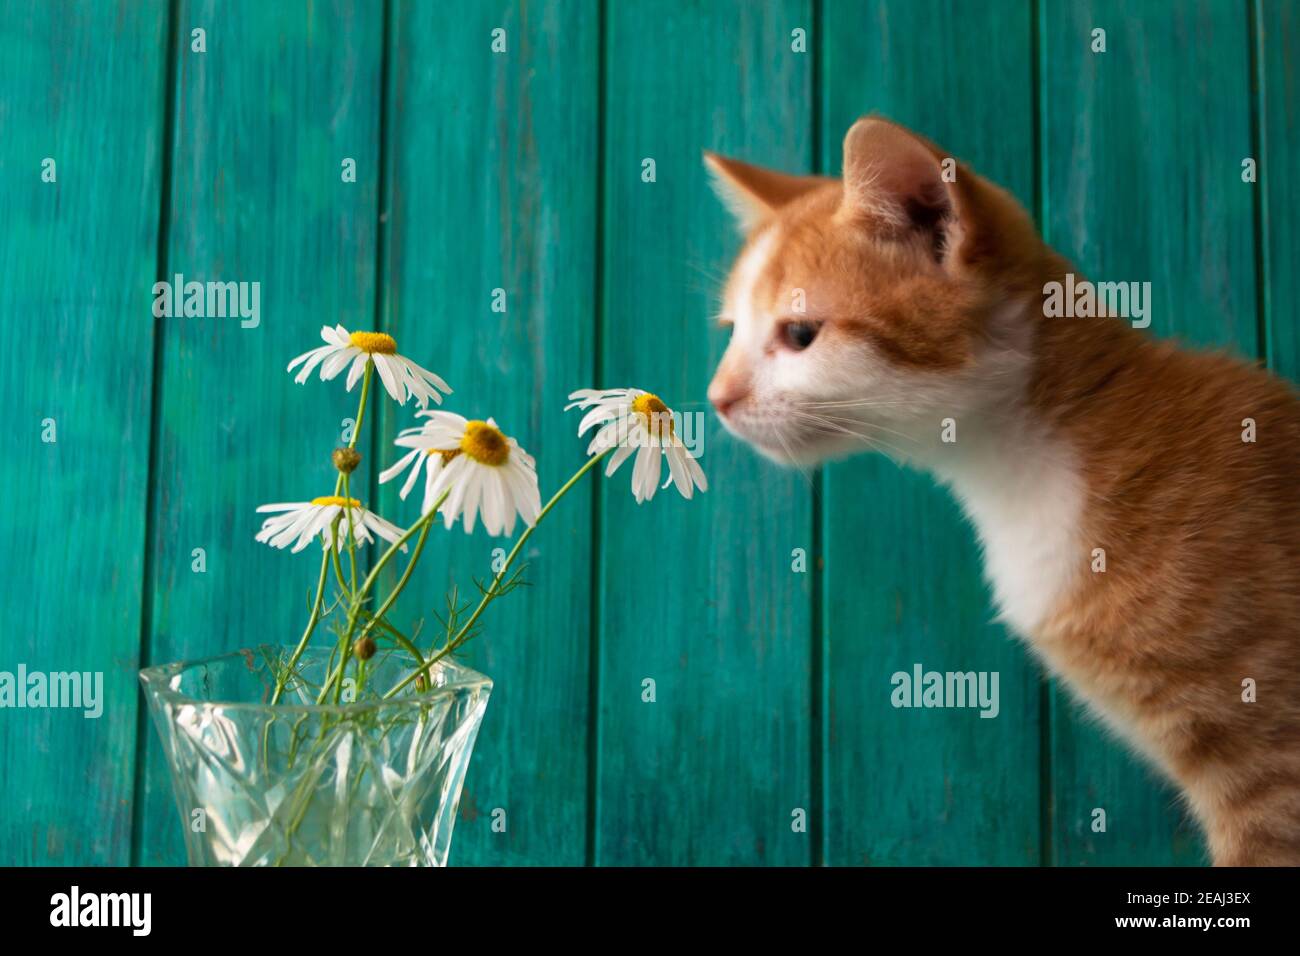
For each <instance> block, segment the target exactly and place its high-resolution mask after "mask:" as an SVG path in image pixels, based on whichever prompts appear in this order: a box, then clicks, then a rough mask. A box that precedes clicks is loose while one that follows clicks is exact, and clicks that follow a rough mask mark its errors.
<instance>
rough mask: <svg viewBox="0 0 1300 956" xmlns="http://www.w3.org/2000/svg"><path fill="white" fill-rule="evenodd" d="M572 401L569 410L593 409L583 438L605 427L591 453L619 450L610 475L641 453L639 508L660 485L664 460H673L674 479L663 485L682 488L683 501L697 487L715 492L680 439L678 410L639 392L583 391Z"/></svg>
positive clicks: (635, 472)
mask: <svg viewBox="0 0 1300 956" xmlns="http://www.w3.org/2000/svg"><path fill="white" fill-rule="evenodd" d="M569 398H571V399H573V401H571V402H570V403H569V404H568V405H566V406H564V408H565V411H568V410H569V409H570V408H583V409H588V408H589V409H591V410H590V411H589V412H587V414H586V415H584V416H583V417H582V421H581V422H580V423H579V425H578V434H579V435H582V434H584V433H585V432H586V431H587V430H588V429H590V428H593V427H594V426H596V425H600V428H599V429H598V430H597V432H596V435H595V437H593V438H592V440H591V444H590V445H588V446H587V454H588V455H594V454H597V453H598V452H604V451H608V450H609V449H610V448H615V447H617V451H615V452H614V453H613V454H612V455H610V457H609V464H608V465H606V466H605V474H606V476H609V475H612V474H614V472H616V471H617V470H618V469H619V466H621V465H622V464H623V462H625V461H627V459H628V458H629V457H631V455H632V452H634V451H635V452H636V453H637V455H636V462H635V463H634V464H633V466H632V494H633V496H634V497H635V498H636V502H637V504H641V502H643V501H649V500H650V499H651V498H653V497H654V496H655V491H656V490H658V488H659V487H660V485H659V475H660V460H661V458H667V459H668V477H667V478H666V479H665V480H664V483H663V485H662V487H664V488H667V487H668V485H669V484H674V485H676V486H677V490H678V491H679V492H681V495H682V497H683V498H690V497H691V496H692V495H693V494H694V493H695V489H696V488H699V489H700V491H708V490H709V482H708V479H706V478H705V477H704V471H703V470H702V469H701V468H700V464H699V462H697V461H696V460H695V458H694V457H692V455H691V454H690V452H688V451H687V450H686V446H685V445H683V444H682V440H681V439H680V438H679V437H678V436H677V429H676V425H675V423H674V418H673V411H672V409H670V408H669V407H668V406H667V405H665V404H664V403H663V402H662V401H661V400H660V398H659V396H658V395H653V394H651V393H650V392H645V391H642V390H641V389H639V388H608V389H596V388H582V389H579V390H578V391H576V392H574V393H573V394H572V395H570V396H569Z"/></svg>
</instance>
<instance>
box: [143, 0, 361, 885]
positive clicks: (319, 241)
mask: <svg viewBox="0 0 1300 956" xmlns="http://www.w3.org/2000/svg"><path fill="white" fill-rule="evenodd" d="M195 28H203V29H205V30H206V31H207V50H208V52H207V53H195V52H193V51H192V50H191V31H192V30H193V29H195ZM382 32H383V16H382V6H381V4H379V3H376V2H369V0H330V2H324V3H321V2H318V3H314V4H309V5H300V4H278V3H277V4H268V3H262V2H259V0H236V2H231V0H223V2H220V3H218V2H215V0H212V2H197V0H196V2H185V3H182V4H181V5H180V8H179V10H178V15H177V36H176V37H175V38H174V42H177V43H178V44H179V47H178V52H177V68H176V82H177V84H178V86H177V91H176V96H175V135H174V140H175V141H174V143H173V146H172V194H171V218H170V222H169V235H170V241H169V246H168V249H167V256H166V265H167V274H168V275H174V274H175V273H181V274H183V275H184V276H185V277H186V281H189V280H191V279H194V280H199V281H207V280H214V281H218V280H219V281H245V282H259V283H260V284H261V285H260V289H261V317H260V324H259V325H258V326H257V327H255V328H244V327H242V325H241V322H240V321H239V320H238V319H232V318H172V319H162V320H159V321H160V326H161V329H162V337H163V349H162V359H161V361H162V365H161V375H162V381H161V387H160V410H159V417H158V448H157V453H156V454H157V458H156V475H155V484H154V489H153V490H154V500H153V508H154V514H155V519H154V539H153V541H152V542H151V547H152V548H153V554H154V563H153V568H154V580H153V581H152V582H151V585H152V593H153V624H154V627H153V633H152V634H151V635H149V638H150V642H149V646H148V648H147V651H146V653H147V657H148V659H149V660H150V661H152V662H164V661H173V660H184V659H188V658H193V657H199V656H205V655H209V654H217V653H222V652H224V651H228V650H232V649H234V648H238V647H245V646H248V645H250V644H254V643H258V642H260V641H265V640H270V641H272V642H279V643H285V644H292V643H293V642H294V641H296V639H297V635H298V634H300V633H301V629H302V625H303V623H304V622H305V620H306V616H307V607H308V605H309V602H310V595H309V593H308V592H309V591H311V590H312V589H313V588H314V585H315V575H316V570H317V567H318V564H317V561H316V559H314V558H313V557H312V556H311V554H310V553H309V552H303V553H301V554H297V555H291V554H289V553H288V552H287V551H276V550H272V549H271V548H268V547H267V546H266V545H264V544H258V543H256V542H255V541H254V540H253V535H254V534H255V533H256V531H257V529H258V527H259V526H260V524H261V519H262V517H263V516H260V515H258V514H257V513H256V508H257V506H258V505H259V504H266V503H269V502H278V501H306V500H310V499H311V498H313V497H316V496H318V495H323V494H330V493H331V492H332V491H333V487H334V475H335V472H334V469H333V466H332V465H331V463H330V451H331V449H333V448H334V447H335V446H337V445H338V444H340V443H341V434H342V431H343V428H344V419H347V418H350V417H351V416H352V415H353V414H354V413H355V410H356V404H357V394H358V393H357V392H356V391H354V392H353V393H352V394H350V395H349V394H347V393H346V392H345V391H344V387H343V379H342V378H339V379H336V380H334V381H332V382H321V381H320V380H319V378H318V377H313V378H312V379H311V380H309V381H308V382H307V383H305V384H303V385H296V384H294V382H293V378H292V376H291V375H290V374H289V373H287V372H286V371H285V366H286V365H287V364H288V363H289V360H290V359H292V358H293V357H294V356H296V355H298V354H300V353H302V352H305V351H307V350H308V349H310V348H313V347H315V346H316V345H319V344H321V343H320V328H321V326H322V325H324V324H329V325H334V324H335V323H340V324H342V325H344V326H345V327H347V328H349V329H356V328H362V329H367V328H371V327H372V326H373V323H374V302H375V289H374V276H375V258H376V239H375V234H376V223H377V218H378V183H379V159H378V153H379V106H380V82H381V64H382V56H381V51H382ZM349 157H350V158H353V159H355V160H356V164H357V180H356V182H354V183H348V182H344V181H343V178H342V162H343V160H344V159H345V158H349ZM366 468H367V466H366V465H363V466H362V469H363V471H364V469H366ZM363 471H359V472H358V475H361V474H363ZM361 497H362V498H363V500H364V498H365V496H364V494H362V495H361ZM195 548H203V549H204V550H205V552H206V562H207V570H206V572H204V573H195V571H193V570H192V568H193V561H194V558H193V549H195ZM145 730H146V732H147V734H148V740H147V744H146V747H145V748H144V753H145V754H146V759H147V764H146V767H147V772H146V774H145V777H144V783H145V787H144V792H143V794H142V799H144V800H145V801H146V802H145V805H144V813H143V814H142V821H143V824H144V826H143V829H142V831H141V832H140V833H138V834H137V836H136V839H137V841H138V842H139V852H138V857H139V861H140V862H141V863H145V864H156V863H167V864H176V863H181V862H183V861H184V855H183V851H182V848H181V831H180V828H179V824H178V816H177V811H176V809H175V807H174V804H173V800H172V796H171V789H170V785H169V783H168V775H167V768H166V761H165V758H164V756H163V753H162V748H161V746H160V745H159V743H158V740H157V735H156V733H155V731H154V729H153V728H152V727H147V728H145Z"/></svg>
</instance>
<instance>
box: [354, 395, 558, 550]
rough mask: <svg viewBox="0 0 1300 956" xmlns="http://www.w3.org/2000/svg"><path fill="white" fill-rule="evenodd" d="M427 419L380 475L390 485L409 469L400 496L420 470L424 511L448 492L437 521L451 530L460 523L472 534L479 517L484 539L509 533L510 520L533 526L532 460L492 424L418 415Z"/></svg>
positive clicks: (402, 439) (401, 440)
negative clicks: (484, 534) (394, 461)
mask: <svg viewBox="0 0 1300 956" xmlns="http://www.w3.org/2000/svg"><path fill="white" fill-rule="evenodd" d="M419 414H420V415H423V416H425V417H427V418H428V419H429V421H427V422H425V423H424V424H423V425H422V426H420V427H418V428H408V429H406V430H404V431H403V432H402V433H401V434H400V435H399V436H398V437H397V439H396V441H395V444H397V445H398V446H399V447H402V448H409V449H411V451H409V452H407V453H406V454H405V455H403V456H402V457H401V458H400V459H399V460H398V461H397V463H396V464H395V465H393V466H392V467H391V468H386V469H385V470H384V471H383V472H381V473H380V475H379V480H380V482H381V483H382V482H386V481H390V480H392V479H393V478H395V477H397V475H399V474H400V473H401V472H402V471H403V470H405V469H406V468H410V469H411V472H410V474H409V475H407V476H406V482H405V484H403V485H402V490H401V492H400V495H401V497H402V499H403V500H405V498H406V496H407V495H408V494H410V491H411V489H412V488H414V487H415V483H416V481H418V480H419V477H420V470H421V469H423V470H424V504H423V505H422V507H421V513H422V514H427V513H428V512H429V510H430V509H431V508H432V507H433V506H434V505H435V504H436V503H437V501H438V499H439V498H441V497H442V494H443V492H445V491H448V490H450V494H448V495H447V500H446V501H445V502H443V505H442V519H443V522H444V523H445V524H446V526H447V527H448V528H450V527H451V526H452V525H453V524H454V523H455V521H456V519H457V518H461V517H463V518H464V519H465V521H464V526H465V531H466V532H471V531H473V530H474V522H475V520H476V519H477V517H478V516H479V515H480V514H481V515H482V517H483V527H484V528H486V529H487V532H488V534H492V535H499V534H502V533H505V534H507V535H511V534H514V530H515V516H516V515H518V516H519V517H520V518H523V519H524V522H525V523H527V524H530V525H531V524H534V523H536V521H537V515H538V513H539V512H540V511H541V510H542V499H541V493H540V492H539V491H538V489H537V466H536V464H535V463H534V462H533V457H532V455H530V454H528V452H526V451H524V450H523V449H522V448H520V447H519V443H518V442H517V441H515V440H514V439H513V438H510V437H509V436H507V435H505V434H503V433H502V432H501V429H499V428H498V427H497V423H496V422H495V421H493V420H492V419H490V418H489V419H488V420H487V421H485V422H483V421H469V420H467V419H465V418H462V417H461V416H460V415H456V414H454V413H452V412H436V411H426V412H420V413H419Z"/></svg>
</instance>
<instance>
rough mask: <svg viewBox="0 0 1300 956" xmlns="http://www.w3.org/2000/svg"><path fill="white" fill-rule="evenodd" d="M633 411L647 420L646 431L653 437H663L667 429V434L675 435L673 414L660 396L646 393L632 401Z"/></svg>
mask: <svg viewBox="0 0 1300 956" xmlns="http://www.w3.org/2000/svg"><path fill="white" fill-rule="evenodd" d="M632 411H633V412H635V413H636V414H638V415H640V416H641V418H642V419H644V420H645V426H646V429H647V430H648V431H649V432H650V434H651V435H656V436H657V435H661V434H663V433H664V429H665V427H666V428H667V434H669V435H671V434H673V413H672V409H670V408H669V407H668V406H667V405H665V404H664V403H663V401H662V400H661V399H660V398H659V396H658V395H652V394H650V393H649V392H646V393H645V394H644V395H638V396H637V397H636V398H634V399H632Z"/></svg>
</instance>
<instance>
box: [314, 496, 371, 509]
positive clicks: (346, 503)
mask: <svg viewBox="0 0 1300 956" xmlns="http://www.w3.org/2000/svg"><path fill="white" fill-rule="evenodd" d="M311 503H312V504H314V505H320V506H321V507H322V508H326V507H328V506H330V505H338V506H339V507H340V508H360V507H361V502H359V501H357V499H356V498H344V497H343V496H342V495H326V496H325V497H324V498H313V499H312V500H311Z"/></svg>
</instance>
